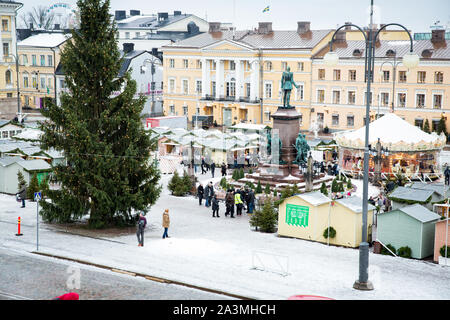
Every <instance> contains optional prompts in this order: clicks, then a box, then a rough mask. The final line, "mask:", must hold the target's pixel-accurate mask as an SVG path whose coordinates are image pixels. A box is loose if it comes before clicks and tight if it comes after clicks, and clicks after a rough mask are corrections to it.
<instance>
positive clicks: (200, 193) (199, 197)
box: [197, 183, 205, 206]
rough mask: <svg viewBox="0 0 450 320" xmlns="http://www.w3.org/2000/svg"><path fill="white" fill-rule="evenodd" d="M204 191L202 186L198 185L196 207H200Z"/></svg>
mask: <svg viewBox="0 0 450 320" xmlns="http://www.w3.org/2000/svg"><path fill="white" fill-rule="evenodd" d="M204 192H205V190H204V189H203V185H202V184H201V183H200V185H199V186H198V188H197V197H198V205H199V206H201V205H202V200H203V195H204Z"/></svg>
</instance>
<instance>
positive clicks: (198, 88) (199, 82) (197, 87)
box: [195, 80, 202, 94]
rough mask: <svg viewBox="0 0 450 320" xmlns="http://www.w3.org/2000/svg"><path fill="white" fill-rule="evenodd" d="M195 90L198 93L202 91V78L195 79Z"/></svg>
mask: <svg viewBox="0 0 450 320" xmlns="http://www.w3.org/2000/svg"><path fill="white" fill-rule="evenodd" d="M195 92H196V93H198V94H201V93H202V80H197V81H196V83H195Z"/></svg>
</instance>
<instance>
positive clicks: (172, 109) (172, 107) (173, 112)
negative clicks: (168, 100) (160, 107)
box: [169, 105, 175, 116]
mask: <svg viewBox="0 0 450 320" xmlns="http://www.w3.org/2000/svg"><path fill="white" fill-rule="evenodd" d="M169 108H170V114H171V115H172V116H173V115H175V106H174V105H171V106H170V107H169Z"/></svg>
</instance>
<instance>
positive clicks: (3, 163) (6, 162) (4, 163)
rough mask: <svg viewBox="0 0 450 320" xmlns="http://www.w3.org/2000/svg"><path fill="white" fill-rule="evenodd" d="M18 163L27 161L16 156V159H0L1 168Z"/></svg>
mask: <svg viewBox="0 0 450 320" xmlns="http://www.w3.org/2000/svg"><path fill="white" fill-rule="evenodd" d="M18 161H25V160H23V159H22V158H21V157H17V156H14V157H3V158H0V166H2V167H7V166H9V165H10V164H13V163H15V162H18Z"/></svg>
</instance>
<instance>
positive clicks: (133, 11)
mask: <svg viewBox="0 0 450 320" xmlns="http://www.w3.org/2000/svg"><path fill="white" fill-rule="evenodd" d="M140 15H141V11H140V10H130V16H140Z"/></svg>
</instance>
